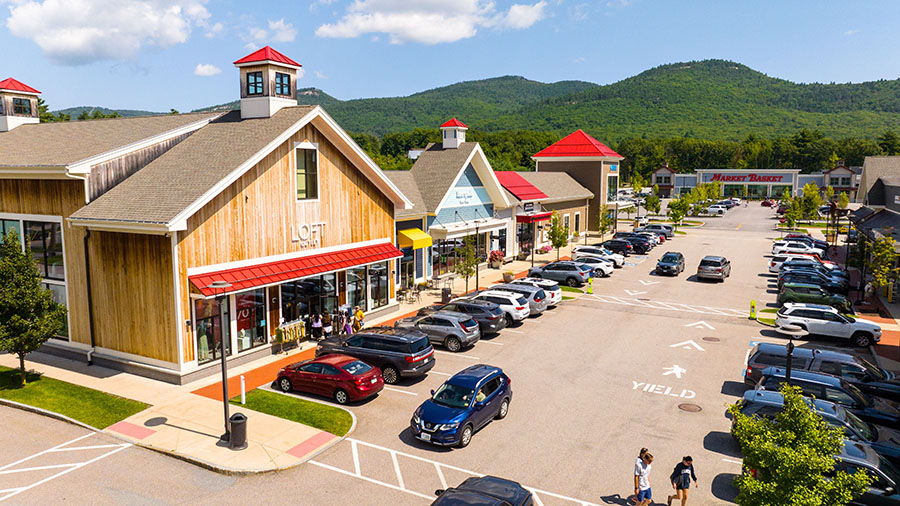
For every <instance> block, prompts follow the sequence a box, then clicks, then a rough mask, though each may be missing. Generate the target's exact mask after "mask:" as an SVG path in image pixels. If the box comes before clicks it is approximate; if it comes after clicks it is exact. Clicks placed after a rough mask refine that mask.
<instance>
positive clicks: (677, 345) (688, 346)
mask: <svg viewBox="0 0 900 506" xmlns="http://www.w3.org/2000/svg"><path fill="white" fill-rule="evenodd" d="M669 348H681V349H684V350H690V349H692V348H693V349H696V350H697V351H706V350H704V349H703V347H702V346H700V345H699V344H697V343H695V342H694V341H685V342H683V343H675V344H670V345H669Z"/></svg>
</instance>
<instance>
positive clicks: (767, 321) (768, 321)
mask: <svg viewBox="0 0 900 506" xmlns="http://www.w3.org/2000/svg"><path fill="white" fill-rule="evenodd" d="M756 321H758V322H759V323H762V324H764V325H768V326H770V327H774V326H775V318H760V317H758V316H757V317H756Z"/></svg>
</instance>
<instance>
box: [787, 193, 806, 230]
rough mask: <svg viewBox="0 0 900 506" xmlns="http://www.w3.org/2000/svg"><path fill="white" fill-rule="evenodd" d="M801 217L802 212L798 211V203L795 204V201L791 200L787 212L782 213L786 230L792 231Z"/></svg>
mask: <svg viewBox="0 0 900 506" xmlns="http://www.w3.org/2000/svg"><path fill="white" fill-rule="evenodd" d="M802 216H803V211H802V210H801V209H800V203H799V202H797V199H791V200H790V204H789V205H788V208H787V210H786V211H785V212H784V224H785V225H787V228H788V229H790V230H794V228H796V227H797V222H798V221H799V220H800V218H801V217H802Z"/></svg>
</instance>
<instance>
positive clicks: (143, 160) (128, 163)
mask: <svg viewBox="0 0 900 506" xmlns="http://www.w3.org/2000/svg"><path fill="white" fill-rule="evenodd" d="M191 133H193V132H188V133H186V134H182V135H179V136H178V137H173V138H171V139H169V140H167V141H163V142H160V143H158V144H154V145H152V146H148V147H146V148H144V149H140V150H138V151H134V152H132V153H128V154H127V155H124V156H120V157H119V158H116V159H114V160H110V161H108V162H104V163H100V164H97V165H94V166H93V167H91V174H90V176H88V194H89V196H90V199H91V200H92V201H93V200H95V199H96V198H97V197H99V196H100V195H103V194H104V193H106V192H108V191H109V190H111V189H112V188H113V187H114V186H116V185H117V184H119V183H121V182H122V181H124V180H125V178H127V177H128V176H130V175H132V174H134V173H135V172H137V171H138V170H140V169H141V168H143V167H145V166H146V165H147V164H148V163H150V162H152V161H153V160H156V159H157V158H158V157H159V156H160V155H162V154H163V153H165V152H166V151H168V150H170V149H171V148H172V147H174V146H175V145H176V144H178V143H179V142H181V141H183V140H184V139H186V138H188V136H190V135H191Z"/></svg>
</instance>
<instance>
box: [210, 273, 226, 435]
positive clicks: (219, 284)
mask: <svg viewBox="0 0 900 506" xmlns="http://www.w3.org/2000/svg"><path fill="white" fill-rule="evenodd" d="M209 286H210V288H212V289H213V290H215V291H216V292H218V295H216V303H217V304H218V305H219V328H220V335H221V336H222V337H221V338H220V339H219V346H220V348H221V351H222V352H221V355H222V404H223V405H224V406H225V433H224V434H222V436H221V437H220V438H219V441H222V442H225V443H228V442H230V441H231V425H230V423H229V422H228V418H229V416H228V365H227V364H226V361H225V335H224V334H225V333H224V332H221V329H224V325H226V323H225V322H222V321H221V318H222V301H223V300H224V298H225V297H224V295H225V290H227V289H228V288H230V287H231V283H229V282H227V281H213V282H212V283H210V285H209ZM219 290H221V291H219Z"/></svg>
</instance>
